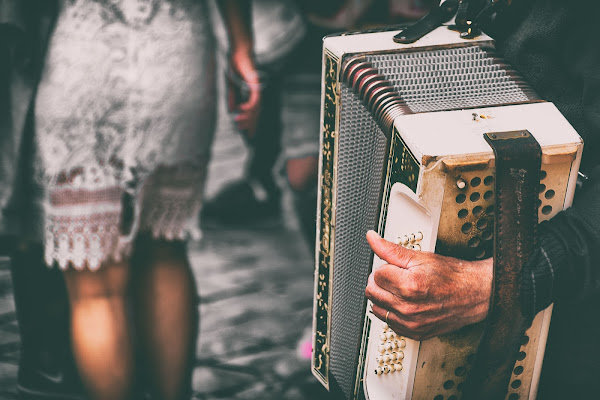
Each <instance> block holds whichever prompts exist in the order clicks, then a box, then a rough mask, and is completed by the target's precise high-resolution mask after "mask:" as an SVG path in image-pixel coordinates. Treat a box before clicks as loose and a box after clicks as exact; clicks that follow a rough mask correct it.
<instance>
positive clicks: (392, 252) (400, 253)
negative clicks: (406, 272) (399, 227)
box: [367, 230, 416, 268]
mask: <svg viewBox="0 0 600 400" xmlns="http://www.w3.org/2000/svg"><path fill="white" fill-rule="evenodd" d="M367 242H369V245H370V246H371V249H372V250H373V252H374V253H375V254H377V256H378V257H379V258H381V259H382V260H383V261H385V262H387V263H388V264H393V265H396V266H398V267H401V268H408V262H409V261H410V260H411V258H413V257H414V256H415V253H416V252H415V251H414V250H410V249H407V248H404V247H402V246H400V245H399V244H395V243H392V242H389V241H387V240H385V239H383V238H382V237H381V236H379V234H378V233H377V232H375V231H372V230H371V231H368V232H367Z"/></svg>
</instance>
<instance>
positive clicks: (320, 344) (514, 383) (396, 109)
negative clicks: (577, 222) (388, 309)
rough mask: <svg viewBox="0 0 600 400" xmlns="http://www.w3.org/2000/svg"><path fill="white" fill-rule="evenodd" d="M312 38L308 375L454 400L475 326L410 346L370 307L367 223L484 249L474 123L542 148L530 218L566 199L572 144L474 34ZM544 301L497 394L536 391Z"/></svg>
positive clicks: (483, 192)
mask: <svg viewBox="0 0 600 400" xmlns="http://www.w3.org/2000/svg"><path fill="white" fill-rule="evenodd" d="M397 33H398V32H397V31H395V32H394V31H380V32H370V33H358V34H348V35H338V36H332V37H327V38H325V39H324V53H323V81H322V85H323V86H322V113H321V156H320V174H319V179H320V181H319V182H320V195H319V209H318V215H317V218H318V220H317V239H318V240H317V246H316V268H315V298H314V317H313V358H312V371H313V374H314V375H315V376H316V377H317V378H318V379H319V381H320V382H321V383H322V384H323V385H324V386H326V387H327V388H328V389H330V390H332V391H336V392H339V393H341V394H342V395H343V396H344V397H345V398H352V399H359V398H366V399H372V400H385V399H416V400H422V399H430V400H441V399H448V400H455V399H460V398H461V395H462V392H461V389H462V384H463V383H464V381H465V380H466V378H467V376H468V375H469V372H470V364H471V362H472V358H473V356H474V353H475V351H476V349H477V346H478V343H479V339H480V336H481V333H482V329H483V324H475V325H471V326H467V327H465V328H463V329H461V330H460V331H457V332H455V333H452V334H448V335H444V336H441V337H437V338H433V339H429V340H425V341H422V342H418V341H414V340H411V339H408V338H404V337H399V336H397V335H396V334H395V333H394V332H392V331H391V330H389V329H388V328H387V327H386V326H385V323H384V322H381V321H380V320H379V319H377V318H376V317H374V316H373V315H372V313H370V312H369V311H368V310H369V308H370V304H369V302H368V301H367V300H366V297H365V295H364V290H365V286H366V283H367V278H368V276H369V274H370V273H371V271H372V269H373V268H377V267H378V266H380V265H381V264H382V261H381V260H379V259H378V258H377V257H376V256H375V257H374V256H373V253H372V251H371V250H370V248H369V246H368V244H367V242H366V240H365V233H366V232H367V230H369V229H375V230H378V231H379V233H380V234H381V235H382V236H383V237H385V238H386V239H387V240H390V241H394V242H397V243H400V244H402V245H404V246H408V247H411V248H413V249H415V250H422V251H431V252H433V251H435V252H436V253H439V254H443V255H448V256H453V257H457V258H461V259H466V260H476V259H483V258H488V257H491V256H492V245H493V212H494V210H493V205H494V191H493V190H494V189H493V188H494V186H493V181H494V155H493V152H492V150H491V148H490V147H489V145H488V144H487V143H486V142H485V140H484V139H483V134H484V133H486V132H505V131H518V130H528V131H529V132H530V133H531V134H532V135H533V136H534V137H535V138H536V139H537V141H538V142H539V143H540V145H541V147H542V152H543V156H542V180H541V185H540V197H539V221H543V220H547V219H549V218H551V217H553V216H554V215H555V214H556V213H557V212H559V211H560V210H562V209H563V208H566V207H568V206H570V204H571V201H572V198H573V193H574V190H575V182H576V179H577V173H578V168H579V162H580V159H581V152H582V149H583V143H582V140H581V138H580V137H579V136H578V135H577V133H576V132H575V131H574V129H573V128H572V127H571V125H570V124H569V123H568V122H567V121H566V120H565V118H564V117H563V116H562V115H561V114H560V112H559V111H558V110H557V109H556V107H555V106H554V105H553V104H552V103H549V102H544V101H542V100H541V99H538V98H537V96H536V94H535V93H534V92H533V91H532V90H531V89H530V88H529V87H528V86H527V84H526V83H525V82H523V80H522V79H521V78H520V77H519V76H518V75H517V74H516V73H515V72H514V71H513V70H512V69H511V68H510V66H508V65H506V63H504V62H503V61H502V60H501V59H499V58H498V56H496V55H495V52H494V45H493V41H492V40H491V39H490V38H489V37H487V36H485V35H482V36H480V37H478V38H476V39H471V40H465V39H461V38H460V36H459V34H458V33H457V32H454V31H451V30H449V29H447V28H446V27H443V26H442V27H440V28H438V29H436V30H435V31H433V32H431V33H430V34H428V35H426V36H425V37H423V38H422V39H420V40H419V41H417V42H415V43H413V44H410V45H402V44H396V43H394V42H393V40H392V37H393V36H394V35H395V34H397ZM551 308H552V307H551V306H550V307H549V308H548V309H546V310H545V311H542V312H540V313H539V314H538V315H537V316H536V318H535V320H534V322H533V324H532V326H531V327H530V328H529V329H528V330H527V332H526V335H525V336H524V337H523V340H522V346H521V349H520V353H519V355H518V357H517V362H516V364H515V367H514V372H513V375H512V377H511V380H510V383H509V387H508V388H507V395H506V399H508V400H516V399H534V398H535V396H536V392H537V384H538V381H539V376H540V372H541V367H542V361H543V355H544V349H545V343H546V337H547V332H548V327H549V323H550V316H551Z"/></svg>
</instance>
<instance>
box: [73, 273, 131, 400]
mask: <svg viewBox="0 0 600 400" xmlns="http://www.w3.org/2000/svg"><path fill="white" fill-rule="evenodd" d="M128 269H129V267H128V264H126V263H106V264H105V265H103V266H102V267H101V268H100V269H99V270H98V271H95V272H92V271H89V270H83V271H76V270H74V269H72V268H69V269H68V270H67V271H65V282H66V284H67V292H68V295H69V302H70V304H71V333H72V338H73V339H72V340H73V352H74V355H75V361H76V363H77V367H78V370H79V373H80V375H81V378H82V381H83V383H84V385H85V386H86V389H87V390H88V393H89V395H90V397H91V398H92V399H98V400H104V399H107V400H109V399H110V400H120V399H128V398H130V392H131V387H132V381H133V351H132V346H131V340H130V333H129V323H128V318H127V312H126V292H127V285H128Z"/></svg>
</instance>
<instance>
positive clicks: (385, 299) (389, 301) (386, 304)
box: [365, 273, 400, 309]
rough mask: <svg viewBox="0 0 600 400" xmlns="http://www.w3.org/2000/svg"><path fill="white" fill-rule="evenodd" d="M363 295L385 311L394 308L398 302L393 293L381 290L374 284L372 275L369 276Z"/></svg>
mask: <svg viewBox="0 0 600 400" xmlns="http://www.w3.org/2000/svg"><path fill="white" fill-rule="evenodd" d="M365 295H366V296H367V298H368V299H369V300H371V301H372V302H373V303H374V304H377V305H378V306H380V307H383V308H387V309H390V308H394V307H395V306H396V304H397V302H398V301H400V299H398V298H397V297H396V296H395V295H394V294H393V293H390V292H389V291H387V290H385V289H383V288H382V287H381V286H379V285H378V284H377V282H375V278H374V273H372V274H371V275H369V281H368V283H367V288H366V289H365Z"/></svg>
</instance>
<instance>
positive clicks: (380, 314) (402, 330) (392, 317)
mask: <svg viewBox="0 0 600 400" xmlns="http://www.w3.org/2000/svg"><path fill="white" fill-rule="evenodd" d="M388 311H389V314H388ZM373 315H375V316H376V317H377V318H379V319H380V320H381V321H383V322H385V323H387V324H388V326H389V327H390V328H391V329H392V330H393V331H394V332H395V333H396V334H397V335H400V336H405V337H410V338H416V337H417V336H418V335H416V334H415V332H413V331H412V330H411V329H409V328H407V327H406V326H405V323H404V321H403V319H402V318H400V317H399V316H398V315H397V314H396V313H395V312H393V311H390V310H388V309H386V308H383V307H379V306H378V305H375V304H373ZM386 317H387V318H386Z"/></svg>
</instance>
